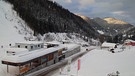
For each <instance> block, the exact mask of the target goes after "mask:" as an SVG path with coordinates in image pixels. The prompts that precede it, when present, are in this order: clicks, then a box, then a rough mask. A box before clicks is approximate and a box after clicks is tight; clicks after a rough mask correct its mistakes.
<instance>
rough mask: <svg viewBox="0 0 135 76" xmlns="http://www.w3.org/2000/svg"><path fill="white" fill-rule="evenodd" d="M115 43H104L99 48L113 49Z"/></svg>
mask: <svg viewBox="0 0 135 76" xmlns="http://www.w3.org/2000/svg"><path fill="white" fill-rule="evenodd" d="M115 45H116V44H115V43H108V42H104V43H103V44H102V46H101V47H108V48H109V47H115Z"/></svg>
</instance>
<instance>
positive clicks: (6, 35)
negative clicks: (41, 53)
mask: <svg viewBox="0 0 135 76" xmlns="http://www.w3.org/2000/svg"><path fill="white" fill-rule="evenodd" d="M30 33H32V31H31V30H30V29H29V27H26V24H25V22H24V21H23V20H22V19H21V18H20V17H19V16H17V13H16V12H15V11H14V10H13V9H12V5H10V4H8V3H6V2H4V1H2V0H0V45H5V44H10V43H12V42H18V41H24V40H26V38H27V37H29V36H30Z"/></svg>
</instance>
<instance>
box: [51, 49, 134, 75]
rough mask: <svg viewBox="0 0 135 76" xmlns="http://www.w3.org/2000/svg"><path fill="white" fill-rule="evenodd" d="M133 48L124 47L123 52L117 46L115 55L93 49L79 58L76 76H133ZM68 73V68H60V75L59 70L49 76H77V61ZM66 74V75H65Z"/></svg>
mask: <svg viewBox="0 0 135 76" xmlns="http://www.w3.org/2000/svg"><path fill="white" fill-rule="evenodd" d="M134 49H135V46H126V49H124V51H123V50H122V49H121V46H119V47H118V48H117V49H116V50H114V51H115V52H116V53H111V52H109V51H108V50H107V49H95V50H92V51H90V52H89V53H87V54H86V55H84V56H83V57H81V58H80V59H81V69H80V70H79V71H78V76H107V75H108V74H112V73H116V71H118V72H119V73H120V74H119V75H120V76H135V61H134V58H135V51H134ZM70 66H71V70H70V72H67V68H68V66H65V67H64V68H62V75H60V72H59V70H57V71H55V72H54V74H53V75H51V76H69V75H73V76H77V61H75V62H73V63H72V64H71V65H70ZM66 74H68V75H66Z"/></svg>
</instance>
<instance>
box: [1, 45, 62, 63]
mask: <svg viewBox="0 0 135 76" xmlns="http://www.w3.org/2000/svg"><path fill="white" fill-rule="evenodd" d="M61 48H64V46H58V47H52V48H48V49H44V48H42V49H37V50H35V51H31V52H27V53H23V54H17V55H12V56H6V57H4V58H3V59H2V60H3V61H8V62H13V63H21V62H27V61H29V60H32V59H35V58H37V57H40V56H43V55H46V54H49V53H52V52H55V51H57V50H59V49H61Z"/></svg>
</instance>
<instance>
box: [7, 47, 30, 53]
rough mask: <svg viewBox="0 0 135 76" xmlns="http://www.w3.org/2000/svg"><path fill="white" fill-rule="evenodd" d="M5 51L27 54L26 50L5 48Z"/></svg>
mask: <svg viewBox="0 0 135 76" xmlns="http://www.w3.org/2000/svg"><path fill="white" fill-rule="evenodd" d="M5 50H6V51H11V52H24V51H25V52H28V51H29V50H28V49H26V48H7V49H5Z"/></svg>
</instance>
